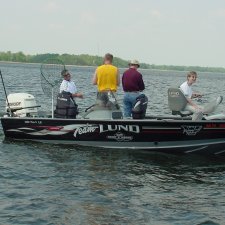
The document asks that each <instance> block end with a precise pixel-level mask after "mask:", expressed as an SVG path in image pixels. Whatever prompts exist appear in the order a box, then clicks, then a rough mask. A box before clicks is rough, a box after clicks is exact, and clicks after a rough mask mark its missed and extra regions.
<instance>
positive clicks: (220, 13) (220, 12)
mask: <svg viewBox="0 0 225 225" xmlns="http://www.w3.org/2000/svg"><path fill="white" fill-rule="evenodd" d="M213 15H214V16H216V17H224V18H225V9H218V10H216V11H214V13H213Z"/></svg>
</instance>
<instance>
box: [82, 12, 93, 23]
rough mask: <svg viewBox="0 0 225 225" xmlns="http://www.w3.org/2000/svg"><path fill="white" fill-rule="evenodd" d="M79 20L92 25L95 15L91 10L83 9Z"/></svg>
mask: <svg viewBox="0 0 225 225" xmlns="http://www.w3.org/2000/svg"><path fill="white" fill-rule="evenodd" d="M80 20H81V22H82V23H85V24H90V25H93V24H95V23H96V20H97V17H96V15H95V14H94V13H92V12H88V11H84V12H82V13H81V15H80Z"/></svg>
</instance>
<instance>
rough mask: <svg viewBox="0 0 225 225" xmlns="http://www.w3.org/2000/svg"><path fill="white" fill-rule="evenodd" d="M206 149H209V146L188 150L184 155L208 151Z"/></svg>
mask: <svg viewBox="0 0 225 225" xmlns="http://www.w3.org/2000/svg"><path fill="white" fill-rule="evenodd" d="M206 148H208V146H207V145H206V146H202V147H199V148H194V149H192V150H187V151H185V152H184V153H191V152H197V151H200V150H203V149H206Z"/></svg>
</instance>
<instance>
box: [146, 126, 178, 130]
mask: <svg viewBox="0 0 225 225" xmlns="http://www.w3.org/2000/svg"><path fill="white" fill-rule="evenodd" d="M142 129H143V130H180V127H155V126H154V127H153V126H152V127H150V126H143V127H142Z"/></svg>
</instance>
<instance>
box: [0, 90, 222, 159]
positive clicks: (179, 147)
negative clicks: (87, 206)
mask: <svg viewBox="0 0 225 225" xmlns="http://www.w3.org/2000/svg"><path fill="white" fill-rule="evenodd" d="M170 92H171V91H170ZM177 95H178V93H176V95H175V96H177ZM21 96H23V97H24V96H25V97H26V98H23V100H24V99H25V103H24V104H23V107H21V108H19V107H18V105H20V104H21V102H22V101H21V100H19V101H18V99H16V98H15V96H9V100H10V101H11V100H12V98H13V99H16V101H14V102H13V101H11V102H9V104H10V105H11V110H12V111H14V113H15V112H16V111H17V112H18V113H17V114H15V115H14V116H10V115H8V116H7V115H5V116H4V117H2V118H1V123H2V127H3V131H4V134H5V137H6V138H13V139H17V140H32V141H40V142H46V143H54V144H72V145H82V146H95V147H102V148H117V149H138V150H148V151H157V152H166V153H203V154H216V155H218V154H223V153H225V116H224V115H213V116H211V117H210V116H208V118H206V119H202V120H196V121H193V120H192V118H191V117H190V116H185V117H180V116H158V117H157V116H152V117H151V116H145V117H144V118H140V119H133V118H123V117H122V112H121V110H120V109H118V108H117V107H115V108H113V109H108V108H105V109H103V108H96V107H95V106H94V107H95V108H94V107H90V108H89V109H88V110H86V112H85V114H83V115H82V116H81V117H77V118H74V119H72V118H55V117H54V118H52V117H51V115H49V116H43V115H39V114H38V110H37V108H38V107H39V106H36V105H35V102H34V98H33V96H30V95H29V94H22V95H21V94H20V97H21ZM28 99H29V100H28ZM26 101H27V103H26ZM115 104H117V103H115V102H114V105H115ZM13 105H14V108H13V107H12V106H13ZM32 105H33V106H32ZM93 108H94V109H93ZM15 109H18V110H15ZM49 117H50V118H49ZM218 118H219V119H218Z"/></svg>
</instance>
